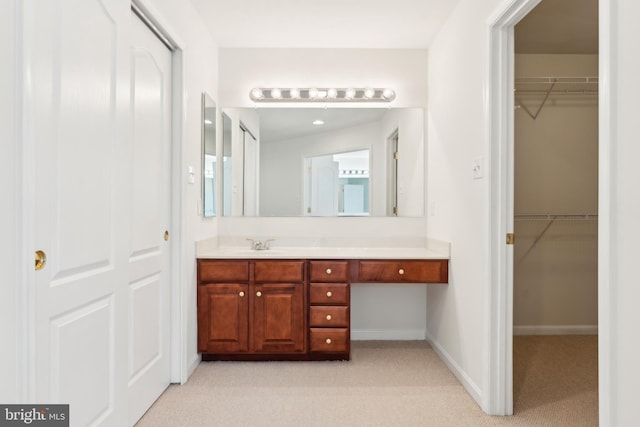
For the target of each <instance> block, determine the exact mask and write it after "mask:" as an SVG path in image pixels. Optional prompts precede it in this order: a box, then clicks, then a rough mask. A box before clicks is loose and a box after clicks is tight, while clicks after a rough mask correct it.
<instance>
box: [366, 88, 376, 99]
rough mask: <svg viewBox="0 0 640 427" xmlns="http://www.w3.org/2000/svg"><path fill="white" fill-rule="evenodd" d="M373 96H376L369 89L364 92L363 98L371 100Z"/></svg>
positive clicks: (373, 91)
mask: <svg viewBox="0 0 640 427" xmlns="http://www.w3.org/2000/svg"><path fill="white" fill-rule="evenodd" d="M375 94H376V91H375V90H373V89H371V88H370V87H368V88H366V89H365V90H364V97H365V98H367V99H371V98H373V97H374V95H375Z"/></svg>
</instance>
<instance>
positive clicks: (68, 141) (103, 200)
mask: <svg viewBox="0 0 640 427" xmlns="http://www.w3.org/2000/svg"><path fill="white" fill-rule="evenodd" d="M23 24H24V31H23V37H24V70H23V76H24V82H23V87H24V92H23V94H24V109H23V111H24V126H23V130H24V150H25V155H24V159H25V160H24V162H25V163H24V166H25V167H24V181H25V195H24V198H25V205H24V213H25V224H26V227H25V229H24V237H25V242H26V243H25V245H26V248H27V249H28V250H29V252H32V253H35V254H36V258H37V259H39V260H40V264H39V265H38V268H39V269H38V270H35V271H34V267H33V264H32V265H31V266H30V268H29V270H28V273H26V276H27V277H26V279H27V295H28V304H27V312H28V313H29V315H28V325H29V328H28V331H27V334H28V335H29V339H28V341H27V342H28V349H27V360H26V362H25V363H26V365H27V367H28V376H29V379H28V385H27V387H26V388H27V394H28V396H27V398H28V401H31V402H37V403H62V404H69V405H70V412H71V420H72V421H71V424H72V425H77V426H84V425H107V424H108V425H126V371H125V370H124V369H123V368H122V367H125V366H127V341H126V336H127V321H126V319H127V286H126V284H127V268H126V262H127V258H128V247H129V238H128V236H129V232H130V230H131V222H130V219H129V210H128V206H129V205H130V203H131V202H130V200H131V196H132V193H131V191H130V187H131V186H130V182H129V179H128V178H129V176H130V173H129V171H130V169H131V154H130V136H129V133H128V129H127V127H126V123H127V120H128V117H127V100H128V96H129V84H128V83H129V67H128V66H129V56H128V52H129V49H128V40H127V34H128V26H129V4H128V3H126V2H113V1H110V2H107V1H104V2H103V1H100V0H59V1H55V2H48V1H44V2H43V1H39V0H24V2H23ZM45 257H46V263H45ZM32 262H33V261H32Z"/></svg>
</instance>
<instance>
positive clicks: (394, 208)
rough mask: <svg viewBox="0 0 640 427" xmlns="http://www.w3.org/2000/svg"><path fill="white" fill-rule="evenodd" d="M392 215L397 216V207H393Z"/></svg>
mask: <svg viewBox="0 0 640 427" xmlns="http://www.w3.org/2000/svg"><path fill="white" fill-rule="evenodd" d="M393 214H394V215H398V207H397V206H394V207H393Z"/></svg>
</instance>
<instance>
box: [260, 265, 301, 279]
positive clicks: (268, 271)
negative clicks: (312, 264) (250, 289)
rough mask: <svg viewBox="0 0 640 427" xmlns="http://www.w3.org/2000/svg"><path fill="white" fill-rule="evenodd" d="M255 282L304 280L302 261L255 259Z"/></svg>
mask: <svg viewBox="0 0 640 427" xmlns="http://www.w3.org/2000/svg"><path fill="white" fill-rule="evenodd" d="M255 279H256V282H304V261H256V266H255Z"/></svg>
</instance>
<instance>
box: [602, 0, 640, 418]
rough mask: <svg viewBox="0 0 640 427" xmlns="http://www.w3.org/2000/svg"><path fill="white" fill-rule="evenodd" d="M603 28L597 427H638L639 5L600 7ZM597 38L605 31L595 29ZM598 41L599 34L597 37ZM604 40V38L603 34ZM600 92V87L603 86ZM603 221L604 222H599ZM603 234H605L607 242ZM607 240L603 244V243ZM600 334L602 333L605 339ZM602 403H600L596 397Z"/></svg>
mask: <svg viewBox="0 0 640 427" xmlns="http://www.w3.org/2000/svg"><path fill="white" fill-rule="evenodd" d="M600 4H601V6H604V7H603V8H602V9H601V11H600V17H601V22H603V21H604V20H607V22H608V17H609V15H610V16H611V20H610V23H608V24H606V26H605V28H606V29H607V30H610V31H611V37H610V38H608V37H607V38H605V40H604V42H603V43H602V44H601V49H600V55H601V56H603V55H604V56H605V58H606V57H608V55H610V69H608V70H607V69H605V70H603V69H601V70H600V76H601V78H602V77H604V79H605V81H606V82H608V81H609V79H610V84H611V92H610V93H608V92H605V96H610V99H611V110H610V111H606V112H603V113H602V114H604V115H605V119H606V120H609V121H610V124H611V132H610V133H606V134H601V141H603V140H606V141H608V143H609V144H610V146H609V147H606V146H605V147H602V149H601V152H600V173H601V174H603V175H604V176H605V177H607V176H609V177H610V181H606V180H605V181H604V182H603V181H601V187H600V214H601V217H600V228H601V240H600V245H601V248H600V253H599V255H600V261H599V266H600V284H599V287H600V299H599V303H600V306H601V308H603V307H604V308H605V309H608V313H609V314H610V316H607V317H606V318H602V317H601V318H600V319H599V320H600V340H599V344H600V355H601V358H600V360H602V355H603V354H606V355H608V356H609V364H608V365H603V364H601V365H600V379H601V380H600V387H601V392H602V393H604V394H605V395H606V397H607V398H608V399H607V400H608V401H609V402H610V403H611V407H610V408H606V409H605V410H603V409H602V408H601V411H600V414H601V419H600V425H602V426H607V425H610V426H626V425H633V424H636V423H637V420H638V414H637V406H638V405H637V398H636V395H637V390H638V379H639V378H640V367H639V365H638V360H640V344H639V343H638V339H637V336H638V327H637V325H640V310H638V301H640V286H638V256H637V254H638V241H640V225H639V223H638V218H640V197H638V182H640V172H639V169H638V164H637V161H638V159H639V158H640V145H639V144H638V99H640V81H639V80H638V75H640V56H639V55H637V52H638V46H637V42H638V39H639V38H640V30H638V19H637V18H638V16H640V3H638V2H637V1H634V0H617V1H613V0H607V1H605V0H600ZM600 31H601V32H602V31H603V28H602V26H601V30H600ZM601 34H602V33H601ZM605 36H606V32H605ZM601 86H602V83H601ZM603 214H604V215H603ZM607 234H609V235H608V236H607ZM607 237H608V238H607ZM603 331H604V333H603ZM601 401H602V396H601Z"/></svg>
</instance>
